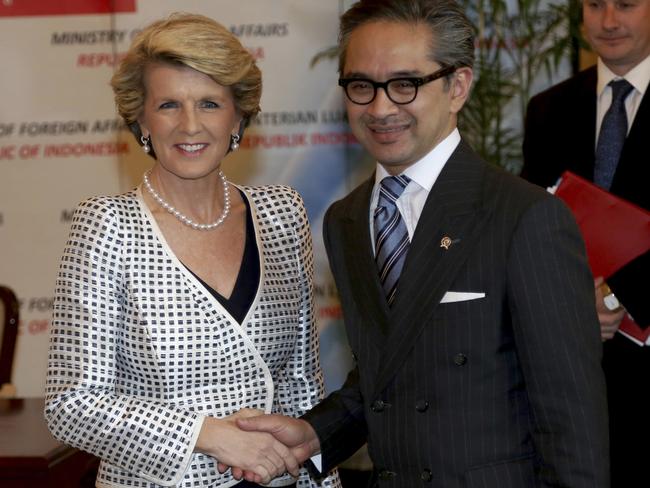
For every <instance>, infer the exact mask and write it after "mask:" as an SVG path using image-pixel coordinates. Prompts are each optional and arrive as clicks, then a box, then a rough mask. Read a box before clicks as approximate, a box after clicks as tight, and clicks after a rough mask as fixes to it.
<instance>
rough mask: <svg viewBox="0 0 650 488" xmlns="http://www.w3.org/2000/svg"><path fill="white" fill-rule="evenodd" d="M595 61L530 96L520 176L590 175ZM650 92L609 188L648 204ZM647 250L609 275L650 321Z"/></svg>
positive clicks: (629, 304)
mask: <svg viewBox="0 0 650 488" xmlns="http://www.w3.org/2000/svg"><path fill="white" fill-rule="evenodd" d="M596 82H597V70H596V67H595V66H594V67H592V68H589V69H587V70H585V71H582V72H581V73H578V74H577V75H576V76H574V77H573V78H570V79H568V80H566V81H565V82H563V83H560V84H558V85H555V86H553V87H551V88H550V89H548V90H546V91H545V92H542V93H540V94H538V95H536V96H535V97H533V98H532V99H531V101H530V103H529V104H528V113H527V115H526V130H525V137H524V146H523V149H524V168H523V170H522V173H521V176H522V177H524V178H525V179H527V180H529V181H531V182H532V183H536V184H538V185H541V186H543V187H546V186H550V185H553V184H555V182H556V181H557V179H558V178H559V177H560V175H561V174H562V172H563V171H564V170H570V171H573V172H574V173H576V174H578V175H580V176H582V177H584V178H587V179H589V180H593V176H594V159H595V147H596V98H597V94H596ZM649 182H650V94H649V92H648V91H646V94H645V96H644V97H643V100H642V101H641V105H640V106H639V110H638V112H637V114H636V117H635V118H634V123H633V124H632V127H631V129H630V132H629V133H628V136H627V139H626V140H625V145H624V147H623V152H622V154H621V159H620V161H619V163H618V167H617V169H616V173H615V174H614V180H613V182H612V187H611V190H610V191H611V192H612V193H613V194H615V195H618V196H620V197H622V198H625V199H626V200H629V201H630V202H632V203H635V204H636V205H638V206H640V207H642V208H645V209H647V210H650V187H649ZM649 279H650V253H646V254H644V255H642V256H640V257H639V258H637V259H636V260H635V261H633V262H632V263H630V264H629V265H627V266H625V267H624V268H623V269H622V270H620V271H619V272H617V273H615V274H614V275H613V276H611V277H609V278H607V282H608V284H609V285H610V287H611V288H612V289H613V290H614V292H615V293H616V295H617V297H618V298H619V300H620V301H621V303H623V304H624V305H625V306H626V308H627V309H628V311H629V312H630V313H631V315H632V316H633V317H634V318H635V320H636V321H637V322H638V323H639V324H640V325H642V326H648V325H650V306H649V305H648V297H649V296H650V283H649Z"/></svg>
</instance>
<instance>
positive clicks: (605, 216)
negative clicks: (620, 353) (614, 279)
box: [555, 171, 650, 344]
mask: <svg viewBox="0 0 650 488" xmlns="http://www.w3.org/2000/svg"><path fill="white" fill-rule="evenodd" d="M555 194H556V195H557V196H558V197H560V198H561V199H562V200H564V202H565V203H566V204H567V205H568V206H569V208H570V209H571V210H572V211H573V214H574V216H575V218H576V221H577V222H578V227H580V232H581V233H582V237H583V239H584V240H585V245H586V246H587V257H588V258H589V266H590V267H591V272H592V274H593V275H594V276H603V277H604V278H605V279H607V278H608V277H609V276H611V275H612V274H613V273H614V272H615V271H617V270H618V269H620V268H621V267H622V266H624V265H626V264H627V263H629V262H630V261H632V260H633V259H634V258H636V257H638V256H640V255H641V254H643V253H645V252H647V251H648V250H649V249H650V212H648V211H647V210H645V209H643V208H641V207H638V206H636V205H634V204H632V203H630V202H628V201H627V200H624V199H622V198H620V197H617V196H615V195H612V194H611V193H609V192H607V191H606V190H603V189H602V188H600V187H599V186H596V185H594V184H593V183H592V182H590V181H587V180H585V179H584V178H581V177H579V176H577V175H575V174H573V173H571V172H570V171H565V172H564V173H563V174H562V178H561V179H560V183H559V185H558V186H557V189H556V190H555ZM619 331H620V332H621V333H623V334H625V335H626V336H628V337H629V338H630V339H632V340H634V341H635V342H637V343H639V344H645V342H646V340H647V339H648V337H650V327H648V328H647V329H645V330H644V329H641V328H640V327H639V326H638V325H637V324H636V323H635V322H634V321H633V320H632V318H631V317H630V315H629V314H627V315H626V316H625V317H624V318H623V321H622V322H621V326H620V328H619Z"/></svg>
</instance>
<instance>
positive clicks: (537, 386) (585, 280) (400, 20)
mask: <svg viewBox="0 0 650 488" xmlns="http://www.w3.org/2000/svg"><path fill="white" fill-rule="evenodd" d="M340 45H341V59H340V73H341V79H340V81H339V84H340V85H341V86H342V87H343V89H344V91H345V94H346V107H347V112H348V117H349V121H350V125H351V127H352V131H353V132H354V134H355V136H356V137H357V139H358V140H359V141H360V143H361V144H362V145H363V146H364V147H365V148H366V149H367V150H368V152H369V153H370V154H371V155H372V156H373V157H374V158H376V160H377V169H376V174H374V175H373V176H371V177H370V178H369V179H368V180H367V181H366V182H365V183H363V184H362V185H361V186H360V187H358V188H357V189H355V190H354V191H353V192H352V193H351V194H350V195H348V196H347V197H346V198H344V199H343V200H341V201H339V202H336V203H334V204H333V205H332V206H331V207H330V209H329V210H328V212H327V215H326V217H325V222H324V238H325V244H326V247H327V252H328V256H329V259H330V265H331V267H332V271H333V274H334V277H335V280H336V284H337V287H338V290H339V292H340V296H341V302H342V306H343V312H344V317H345V323H346V327H347V332H348V338H349V341H350V345H351V347H352V350H353V352H354V354H355V358H356V361H357V366H356V368H355V369H354V370H353V371H352V372H351V373H350V375H349V377H348V379H347V381H346V383H345V385H344V386H343V387H342V388H341V389H340V390H339V391H337V392H335V393H333V394H332V395H330V396H329V397H328V398H327V399H326V400H324V401H323V402H322V403H320V404H319V405H318V406H316V407H315V408H314V409H312V410H311V411H310V412H308V413H307V414H306V415H305V416H304V417H303V419H302V420H295V419H289V418H286V417H278V416H267V417H257V418H254V419H252V420H251V421H249V422H241V423H239V425H240V427H242V428H246V429H260V430H265V431H268V432H272V433H273V434H274V435H275V436H276V437H277V438H278V439H279V440H280V441H282V442H284V443H285V444H287V445H289V446H292V447H293V448H294V453H295V454H296V455H297V456H298V457H299V458H301V459H305V458H306V457H308V456H311V455H313V454H315V453H318V452H320V453H321V454H322V462H323V466H322V468H323V472H326V471H327V470H329V469H330V468H331V467H332V466H335V465H336V464H338V463H339V462H341V461H343V460H344V459H346V458H347V457H348V456H350V455H351V454H352V453H354V452H355V451H356V450H357V449H358V448H359V447H360V446H361V445H362V444H363V443H364V442H366V441H368V446H369V453H370V456H371V458H372V461H373V463H374V466H375V471H374V483H375V485H373V486H397V487H416V486H439V487H445V488H461V487H463V488H464V487H470V486H471V487H486V488H487V487H517V488H524V487H541V486H558V487H559V486H562V487H574V488H578V487H581V488H596V487H600V488H605V487H607V486H608V483H609V478H608V469H607V465H608V463H607V458H608V453H607V407H606V399H605V385H604V378H603V373H602V369H601V365H600V361H601V344H600V338H599V330H598V319H597V316H596V311H595V308H594V306H593V303H594V289H593V284H592V280H591V276H590V273H589V270H588V267H587V262H586V259H585V253H584V246H583V243H582V241H581V239H580V236H579V232H578V229H577V227H576V224H575V222H574V220H573V218H572V216H571V214H570V212H569V210H568V209H567V208H566V207H565V206H564V205H563V204H562V203H561V202H560V201H559V200H558V199H556V198H555V197H553V196H551V195H549V194H548V193H546V192H544V191H543V190H541V189H539V188H536V187H534V186H533V185H530V184H528V183H526V182H524V181H523V180H521V179H519V178H517V177H514V176H512V175H509V174H507V173H505V172H503V171H500V170H499V169H497V168H496V167H494V166H492V165H489V164H486V163H485V162H484V161H482V160H481V159H480V158H479V157H478V156H477V155H476V154H475V153H474V152H473V151H472V149H471V148H470V147H469V146H468V145H467V144H466V143H465V142H464V141H463V140H462V139H461V137H460V135H459V132H458V130H457V128H456V124H457V116H458V112H459V111H460V110H461V108H462V107H463V105H464V103H465V101H466V100H467V97H468V94H469V91H470V86H471V82H472V64H473V57H474V36H473V30H472V26H471V24H470V23H469V22H468V20H467V18H466V17H465V15H464V13H463V11H462V9H461V8H459V6H458V5H457V4H456V3H455V2H454V1H452V0H374V1H371V0H365V1H364V0H362V1H360V2H358V3H356V4H355V5H354V6H353V7H352V8H351V9H350V10H349V11H348V12H347V13H346V14H345V15H344V16H343V17H342V20H341V35H340Z"/></svg>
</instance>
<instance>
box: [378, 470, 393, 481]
mask: <svg viewBox="0 0 650 488" xmlns="http://www.w3.org/2000/svg"><path fill="white" fill-rule="evenodd" d="M395 476H397V473H395V472H393V471H389V470H387V469H382V470H381V471H380V472H379V475H378V477H379V480H380V481H390V480H392V479H393V478H395Z"/></svg>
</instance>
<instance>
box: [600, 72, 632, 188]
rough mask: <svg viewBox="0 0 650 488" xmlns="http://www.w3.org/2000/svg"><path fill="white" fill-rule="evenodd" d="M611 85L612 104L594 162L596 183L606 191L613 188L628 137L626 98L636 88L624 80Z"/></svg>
mask: <svg viewBox="0 0 650 488" xmlns="http://www.w3.org/2000/svg"><path fill="white" fill-rule="evenodd" d="M609 85H610V86H611V87H612V104H611V105H610V106H609V109H608V110H607V113H605V117H603V122H602V124H601V126H600V133H599V134H598V144H597V146H596V160H595V162H594V183H596V184H597V185H598V186H600V187H602V188H604V189H606V190H609V188H610V187H611V186H612V180H613V179H614V173H615V172H616V166H617V165H618V160H619V158H620V157H621V152H622V151H623V144H625V138H626V137H627V113H626V112H625V98H626V97H627V96H628V94H629V93H630V91H632V89H633V88H634V87H633V86H632V85H630V84H629V83H628V82H627V81H625V80H624V79H620V80H617V81H611V82H610V83H609Z"/></svg>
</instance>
